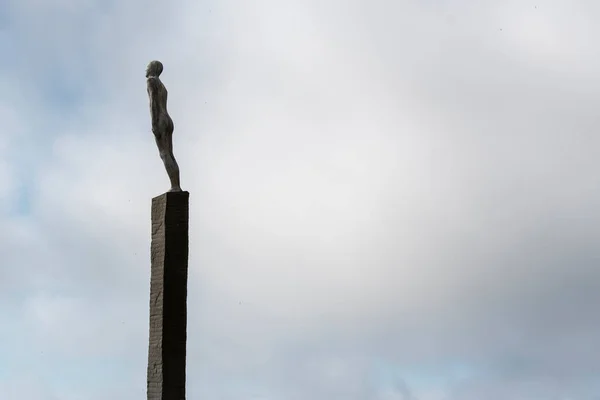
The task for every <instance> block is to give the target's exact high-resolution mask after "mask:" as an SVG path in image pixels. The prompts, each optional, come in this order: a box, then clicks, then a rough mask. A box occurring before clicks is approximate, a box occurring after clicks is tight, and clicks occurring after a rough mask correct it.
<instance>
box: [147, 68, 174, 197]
mask: <svg viewBox="0 0 600 400" xmlns="http://www.w3.org/2000/svg"><path fill="white" fill-rule="evenodd" d="M162 71H163V65H162V63H161V62H160V61H152V62H150V64H148V68H146V83H147V87H148V98H149V99H150V117H151V119H152V133H154V139H156V145H157V146H158V152H159V154H160V158H161V159H162V161H163V163H164V165H165V169H166V170H167V175H169V179H170V180H171V189H170V190H169V192H180V191H181V186H180V184H179V166H178V165H177V161H176V160H175V156H174V155H173V129H174V125H173V120H172V119H171V117H170V116H169V113H168V112H167V88H165V85H163V83H162V82H161V80H160V78H159V76H160V74H161V73H162Z"/></svg>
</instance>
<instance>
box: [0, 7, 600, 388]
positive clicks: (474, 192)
mask: <svg viewBox="0 0 600 400" xmlns="http://www.w3.org/2000/svg"><path fill="white" fill-rule="evenodd" d="M576 3H577V5H580V6H581V7H584V6H586V2H576ZM561 4H562V3H561ZM574 4H575V3H574ZM559 5H560V4H559V2H555V3H553V4H546V5H543V6H542V5H540V7H539V9H540V11H538V14H540V13H541V14H543V15H542V16H540V15H537V16H535V17H533V16H532V11H531V9H530V8H531V7H529V5H527V6H525V5H521V3H518V4H517V3H516V2H509V3H506V5H504V6H501V7H500V6H492V5H491V4H489V3H485V2H483V3H481V5H477V6H474V5H469V4H466V3H465V2H463V3H460V2H459V3H456V4H454V3H453V4H450V3H448V4H441V5H440V4H437V5H433V4H427V5H419V4H417V3H415V2H395V3H394V4H392V3H391V2H384V1H376V2H374V3H371V4H370V5H367V4H366V3H362V2H345V3H343V4H342V3H341V2H326V3H322V2H304V3H293V4H286V5H285V7H284V6H282V5H278V3H275V2H269V1H262V2H258V3H253V4H252V5H242V4H236V3H234V2H221V3H219V5H216V4H215V5H214V7H212V6H207V7H206V9H204V8H203V7H204V6H200V5H189V6H187V5H186V6H181V8H165V10H168V11H164V10H162V9H159V8H156V7H155V6H154V5H151V6H149V7H138V8H139V9H143V11H142V10H139V12H140V13H142V14H136V13H137V12H138V8H135V7H134V6H133V5H122V6H119V7H122V8H115V9H112V10H109V12H107V13H106V14H103V16H101V17H99V18H97V19H93V18H90V19H89V20H90V26H88V27H87V28H86V29H87V31H88V32H90V33H89V35H90V36H89V37H87V38H79V39H77V40H82V43H84V44H89V45H90V48H89V49H88V50H87V51H86V52H83V53H78V52H77V49H78V47H77V46H79V44H77V43H74V44H69V45H66V49H65V50H64V51H65V52H66V53H65V54H66V55H71V54H72V55H73V56H75V54H79V57H80V60H78V62H75V61H73V62H72V68H74V69H75V70H76V74H75V76H81V80H80V83H81V84H83V85H84V87H85V88H86V90H87V91H86V90H84V93H86V95H85V97H84V100H83V104H84V105H85V107H82V108H81V109H80V111H78V112H77V113H74V114H73V115H70V116H67V117H65V118H66V119H67V121H66V122H65V123H64V125H61V129H60V131H59V132H56V133H53V136H52V137H53V143H52V146H51V147H50V149H51V152H49V154H46V156H45V157H44V159H43V163H42V164H41V165H40V166H39V169H38V170H37V175H36V177H37V180H36V182H37V195H36V196H37V197H36V199H34V202H33V210H32V215H31V217H30V218H31V220H30V221H28V222H27V224H30V225H20V226H27V227H28V228H27V229H28V231H27V232H29V233H28V234H27V235H25V234H24V235H22V236H19V235H11V238H10V239H7V241H3V243H4V244H3V248H2V249H1V252H2V254H3V255H6V256H5V258H4V260H9V261H6V264H3V267H4V265H9V264H10V266H11V269H10V270H8V268H3V269H2V274H3V277H4V276H7V275H8V276H9V279H7V280H4V279H3V280H2V281H4V282H9V281H10V282H11V287H12V292H11V293H16V292H19V290H20V289H21V288H22V289H23V290H27V291H28V293H30V294H29V295H28V296H29V297H28V298H27V300H25V301H23V303H22V304H21V307H22V309H23V312H24V315H23V320H22V321H21V322H20V323H22V324H23V326H26V327H28V328H29V329H30V330H31V331H32V332H33V333H32V339H31V340H36V341H37V343H38V344H37V346H40V348H44V349H55V350H54V353H53V354H54V355H55V357H58V359H59V360H61V361H62V362H63V363H67V364H69V363H74V361H73V359H71V358H70V357H74V355H75V354H78V353H81V354H84V355H86V357H90V359H98V358H100V357H101V356H100V355H99V354H98V353H95V352H93V351H90V350H89V349H90V348H96V349H99V350H98V351H99V352H109V353H110V354H113V356H114V357H115V358H114V360H115V361H114V363H115V365H117V364H118V363H119V362H120V361H118V360H122V362H125V361H129V364H128V367H127V374H131V375H130V376H135V377H136V379H137V380H136V381H135V382H133V381H132V383H131V384H130V385H128V386H127V391H128V392H127V393H137V395H143V383H144V380H143V371H144V369H145V342H144V340H145V336H144V335H145V330H146V323H147V322H146V316H147V304H146V303H147V301H146V295H147V292H146V290H147V282H148V279H147V278H148V271H147V269H146V268H147V250H148V249H147V247H148V243H147V238H148V234H149V231H148V229H149V227H148V225H147V220H146V219H147V217H148V206H149V199H150V197H151V196H153V195H154V194H157V193H159V192H160V191H161V190H163V189H164V188H163V186H164V185H165V184H166V177H164V176H163V175H164V172H163V171H162V167H161V165H160V160H159V159H158V157H157V155H156V151H155V149H154V148H153V147H152V146H153V143H152V139H151V137H150V136H149V132H148V129H147V121H146V119H147V115H146V113H147V109H146V106H147V105H146V98H145V93H144V88H143V81H141V77H142V75H141V73H142V71H143V68H144V67H145V64H146V62H147V61H148V60H150V59H153V58H163V61H164V62H165V66H166V69H165V74H164V81H165V84H166V85H167V87H168V88H169V91H170V109H171V110H173V111H172V114H173V118H174V119H175V124H176V132H175V135H176V136H175V146H176V156H177V157H178V160H179V162H180V164H181V167H182V174H183V184H184V186H186V188H187V189H188V190H190V192H191V193H192V204H193V205H194V208H193V210H192V222H193V223H192V232H191V235H192V253H191V260H190V267H191V270H190V279H191V282H190V300H189V304H190V317H189V318H190V328H189V329H190V332H189V346H190V357H189V368H188V381H189V397H190V398H195V397H198V398H215V399H219V398H225V399H228V398H231V399H234V398H248V396H250V397H251V396H253V395H255V396H256V398H261V397H260V396H263V398H267V399H280V398H281V399H294V398H298V399H305V398H314V399H321V398H322V399H335V398H344V399H376V398H377V396H378V395H381V397H383V398H385V396H386V394H385V393H383V392H382V390H381V388H378V387H377V385H376V384H375V383H373V382H371V381H370V380H369V374H370V373H371V372H372V369H371V368H372V365H373V363H374V360H376V359H378V358H383V359H386V360H387V361H388V362H389V363H390V364H396V365H398V366H399V367H402V368H404V369H410V368H411V366H419V365H432V366H436V368H434V369H436V373H437V374H439V375H444V374H447V373H448V371H446V370H445V368H446V367H445V366H446V365H451V364H452V363H455V362H461V363H465V364H468V365H471V366H472V367H473V369H475V370H477V371H478V374H476V375H475V376H474V377H471V378H465V379H463V380H462V381H460V382H458V383H452V384H447V385H445V386H444V387H442V388H438V389H439V390H441V391H442V392H445V394H444V397H441V396H440V398H444V399H447V400H449V399H456V400H463V399H465V400H468V399H474V398H486V399H493V398H494V396H496V398H498V399H520V398H527V399H535V398H544V399H546V398H557V399H558V398H564V397H565V396H570V397H571V398H574V399H591V398H593V397H591V396H593V395H595V394H597V392H594V390H597V389H598V388H596V387H594V385H595V384H594V382H595V381H596V380H597V377H598V375H599V374H600V371H599V369H600V365H598V363H597V360H598V354H597V352H596V351H595V350H594V343H595V338H596V337H597V336H598V331H599V329H600V327H599V326H598V319H597V318H595V316H594V310H595V308H594V305H595V304H596V303H597V300H599V299H598V296H597V294H596V293H598V292H599V291H598V289H599V288H598V284H597V282H598V277H599V276H598V272H597V268H596V265H597V263H598V257H599V255H598V250H597V248H598V239H599V237H600V236H599V235H598V234H599V232H598V229H597V228H596V227H597V226H598V224H597V222H598V221H597V220H598V217H599V216H598V213H597V212H596V207H595V205H596V204H598V200H600V192H599V188H600V185H599V183H600V182H599V180H598V178H597V177H596V176H595V174H594V170H595V169H596V168H597V166H598V165H597V161H596V157H595V153H594V149H595V148H596V147H597V146H596V144H597V142H598V140H597V138H596V136H595V134H594V127H595V122H596V118H595V110H594V109H593V106H592V105H593V104H595V99H596V95H595V93H596V92H597V86H598V85H597V80H596V79H595V74H594V71H593V69H592V68H591V65H595V64H594V63H595V62H597V60H596V57H595V55H593V54H584V53H583V52H581V49H582V48H585V46H586V42H585V36H584V35H582V34H581V32H582V31H581V30H578V29H574V28H570V25H569V24H568V23H567V22H566V21H567V16H565V14H561V12H560V10H561V9H560V7H558V6H559ZM86 12H87V11H85V10H82V11H81V13H82V15H83V14H85V13H86ZM162 12H167V16H168V18H171V19H172V21H173V23H171V24H169V25H168V27H167V26H166V25H165V26H159V27H158V28H156V29H157V31H156V32H155V31H154V29H155V27H156V26H157V25H156V24H154V23H150V22H152V21H154V22H156V21H157V20H158V16H160V15H161V13H162ZM544 13H545V14H544ZM23 15H24V18H26V19H27V20H28V21H30V23H32V22H31V21H33V20H30V19H29V18H31V17H30V16H29V15H28V14H23ZM85 15H87V14H85ZM86 18H88V17H86ZM531 18H537V19H536V23H537V24H538V25H539V24H542V25H539V26H543V28H544V29H545V30H542V32H546V33H545V35H546V36H544V37H543V38H542V39H543V41H542V42H540V41H539V40H542V39H539V38H540V36H535V35H533V34H532V35H531V36H528V32H529V33H531V30H532V29H534V28H535V26H530V25H528V24H527V21H529V20H530V19H531ZM568 18H574V19H573V21H577V22H578V23H579V24H581V26H583V25H584V23H585V21H586V19H585V18H584V17H582V16H581V15H575V16H569V17H568ZM148 21H150V22H148ZM556 21H562V22H561V23H560V24H558V23H557V24H554V22H556ZM177 22H179V23H177ZM538 25H536V26H538ZM71 28H72V29H76V27H75V25H72V26H71ZM500 28H502V31H500V30H499V29H500ZM27 29H33V28H27ZM535 29H538V30H539V29H541V28H539V27H538V28H535ZM535 29H534V32H537V31H535ZM517 32H518V33H517ZM55 34H56V35H59V34H60V32H58V33H55ZM562 34H564V35H567V34H568V37H569V38H571V40H572V41H573V42H572V43H575V44H577V45H573V46H572V47H569V46H565V45H564V42H562V41H554V42H553V41H552V40H553V39H552V38H560V37H561V35H562ZM61 37H62V36H61ZM69 37H70V35H67V34H65V38H69ZM536 38H538V39H536ZM548 38H550V39H548ZM42 39H43V38H39V39H38V40H40V42H39V43H40V45H41V44H43V43H44V42H43V41H42ZM534 39H535V40H534ZM536 40H538V41H537V42H536ZM548 41H549V42H548ZM541 43H550V44H552V46H550V47H541ZM540 49H542V50H544V49H546V50H545V52H541V50H540ZM573 49H575V50H573ZM577 49H580V50H577ZM538 50H539V51H538ZM156 53H159V54H158V56H156ZM106 60H111V62H110V63H104V61H106ZM582 60H583V61H586V62H587V63H583V64H582ZM80 64H81V65H83V66H81V65H80ZM582 65H583V66H582ZM588 65H589V66H588ZM23 73H24V74H33V72H31V71H30V70H26V71H25V72H23ZM78 74H81V75H78ZM25 76H29V75H25ZM91 77H94V78H93V79H92V78H91ZM138 78H139V79H140V81H137V80H136V79H138ZM38 134H39V133H38ZM117 143H118V144H119V146H117ZM163 178H164V179H163ZM6 221H7V220H5V221H3V222H2V223H3V225H4V224H8V222H6ZM11 223H14V222H11ZM16 223H17V224H22V222H19V221H17V222H16ZM58 227H60V229H59V228H58ZM15 229H16V228H15ZM21 229H24V228H21ZM15 232H17V231H15ZM9 240H10V241H9ZM28 248H35V249H36V251H32V252H27V251H26V249H28ZM19 266H21V268H18V267H19ZM13 267H14V268H13ZM5 270H6V271H8V272H5ZM0 285H4V286H2V287H3V289H4V288H5V287H7V286H6V284H3V283H0ZM3 292H4V290H3ZM48 292H55V293H57V296H58V299H56V300H55V301H47V300H45V299H48V295H47V293H48ZM40 299H41V300H40ZM65 299H66V300H68V299H75V300H73V301H74V303H68V304H72V306H73V307H75V308H74V309H70V308H69V307H68V304H66V303H65V301H66V300H65ZM34 306H35V307H34ZM69 310H70V311H69ZM53 313H54V314H53ZM53 315H54V316H53ZM123 319H124V320H126V321H127V323H126V324H122V323H121V322H122V321H121V320H123ZM59 322H62V323H63V324H64V325H73V326H76V325H78V324H79V325H81V328H80V329H75V330H73V331H67V332H64V333H63V332H62V331H61V330H60V329H58V328H56V326H55V325H53V324H57V323H59ZM45 332H46V333H48V332H49V334H44V333H45ZM68 344H74V345H73V346H68ZM119 353H120V354H122V358H121V359H119V358H118V354H119ZM140 371H142V372H140ZM401 378H402V377H400V378H399V379H400V380H399V382H400V383H399V384H398V387H396V388H395V392H391V393H392V394H389V397H390V398H415V399H420V400H428V398H427V397H426V396H427V395H426V394H425V393H424V391H421V392H423V393H421V392H420V390H417V389H413V388H412V386H413V384H412V382H410V381H409V380H406V382H405V383H402V382H403V381H402V380H401ZM108 386H110V384H109V385H108ZM433 389H436V388H433ZM433 389H432V390H433ZM102 390H107V391H112V389H111V388H106V389H102ZM124 392H125V391H124ZM101 395H102V394H101V393H98V394H97V396H101ZM91 396H92V395H91ZM117 396H120V395H117ZM394 396H395V397H394ZM410 396H412V397H410ZM432 396H433V395H432ZM558 396H563V397H558ZM30 398H32V399H37V398H41V399H44V397H42V396H41V395H36V394H32V395H31V396H30ZM90 398H94V397H90ZM98 398H101V397H98ZM111 398H119V397H114V396H111ZM122 398H125V397H122Z"/></svg>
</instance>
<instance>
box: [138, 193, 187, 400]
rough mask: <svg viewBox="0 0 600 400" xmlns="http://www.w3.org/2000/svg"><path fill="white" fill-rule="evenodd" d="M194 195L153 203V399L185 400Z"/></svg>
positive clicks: (150, 369) (150, 387)
mask: <svg viewBox="0 0 600 400" xmlns="http://www.w3.org/2000/svg"><path fill="white" fill-rule="evenodd" d="M188 219H189V193H188V192H173V193H165V194H162V195H160V196H158V197H155V198H154V199H152V244H151V263H152V271H151V278H150V338H149V339H150V340H149V346H148V382H147V383H148V386H147V393H148V400H185V365H186V338H187V332H186V330H187V277H188Z"/></svg>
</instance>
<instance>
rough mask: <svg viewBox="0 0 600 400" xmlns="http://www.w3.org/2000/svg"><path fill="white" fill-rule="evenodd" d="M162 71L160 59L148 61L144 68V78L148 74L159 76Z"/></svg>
mask: <svg viewBox="0 0 600 400" xmlns="http://www.w3.org/2000/svg"><path fill="white" fill-rule="evenodd" d="M162 71H163V65H162V63H161V62H160V61H156V60H154V61H150V64H148V67H147V68H146V78H148V77H149V76H159V75H160V74H161V73H162Z"/></svg>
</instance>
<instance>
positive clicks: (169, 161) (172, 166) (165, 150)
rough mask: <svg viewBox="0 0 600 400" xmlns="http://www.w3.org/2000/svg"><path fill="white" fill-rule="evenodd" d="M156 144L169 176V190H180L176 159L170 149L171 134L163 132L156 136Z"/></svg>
mask: <svg viewBox="0 0 600 400" xmlns="http://www.w3.org/2000/svg"><path fill="white" fill-rule="evenodd" d="M156 144H157V145H158V151H159V153H160V158H161V159H162V161H163V164H164V165H165V169H166V170H167V175H168V176H169V180H170V181H171V190H169V191H170V192H178V191H181V186H180V184H179V166H178V165H177V161H175V157H174V156H173V152H172V151H171V147H172V138H171V135H169V134H163V135H160V136H156Z"/></svg>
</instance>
